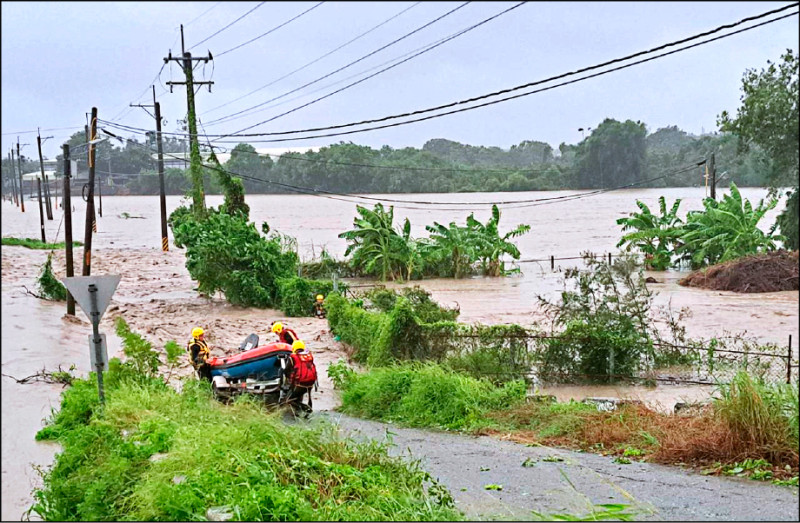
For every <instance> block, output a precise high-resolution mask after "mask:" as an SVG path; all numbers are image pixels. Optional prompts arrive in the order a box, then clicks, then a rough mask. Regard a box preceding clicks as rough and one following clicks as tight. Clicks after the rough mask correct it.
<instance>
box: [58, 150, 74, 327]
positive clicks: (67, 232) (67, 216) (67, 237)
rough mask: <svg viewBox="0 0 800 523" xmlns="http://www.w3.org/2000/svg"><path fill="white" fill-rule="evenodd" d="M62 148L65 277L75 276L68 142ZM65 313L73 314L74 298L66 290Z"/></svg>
mask: <svg viewBox="0 0 800 523" xmlns="http://www.w3.org/2000/svg"><path fill="white" fill-rule="evenodd" d="M62 147H63V150H64V196H63V197H62V198H61V206H62V207H64V242H65V243H66V252H65V254H66V261H67V278H72V277H73V276H75V269H74V265H73V260H72V201H71V200H72V196H71V195H70V193H69V178H70V170H71V164H70V158H69V143H65V144H64V145H63V146H62ZM67 314H69V315H71V316H75V298H73V297H72V294H70V292H69V289H68V290H67Z"/></svg>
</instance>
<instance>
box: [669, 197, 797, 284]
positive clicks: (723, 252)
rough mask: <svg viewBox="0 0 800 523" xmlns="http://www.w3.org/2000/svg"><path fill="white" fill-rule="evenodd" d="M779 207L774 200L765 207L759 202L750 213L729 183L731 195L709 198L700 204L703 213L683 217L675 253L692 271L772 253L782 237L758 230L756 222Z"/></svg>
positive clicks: (775, 199)
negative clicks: (750, 256) (759, 254)
mask: <svg viewBox="0 0 800 523" xmlns="http://www.w3.org/2000/svg"><path fill="white" fill-rule="evenodd" d="M777 204H778V200H777V198H770V199H769V200H767V202H766V203H765V202H764V200H763V199H762V200H761V201H759V203H758V206H757V207H756V208H755V209H753V206H752V204H751V203H750V201H749V200H747V199H743V198H742V195H741V193H740V192H739V189H738V188H737V187H736V184H734V183H731V186H730V194H726V195H725V196H724V197H723V198H722V200H721V201H719V202H717V201H716V200H713V199H711V198H706V199H705V200H704V201H703V207H704V210H702V211H694V212H690V213H688V214H687V216H686V225H684V226H683V228H682V232H681V235H680V240H681V241H682V242H683V245H681V246H680V247H679V248H678V250H677V253H678V254H679V255H680V256H681V257H682V259H683V260H685V261H688V262H689V264H690V265H691V267H692V268H693V269H697V268H700V267H703V266H705V265H713V264H715V263H722V262H725V261H728V260H732V259H734V258H739V257H741V256H747V255H749V254H756V253H759V252H764V251H772V250H775V249H777V248H778V242H779V241H784V240H785V238H784V237H783V236H782V235H779V234H774V228H773V230H770V231H769V232H768V233H766V232H764V231H763V230H761V229H759V227H758V222H759V221H760V220H761V219H762V218H763V217H764V215H765V214H766V213H767V212H768V211H770V210H771V209H774V208H775V206H776V205H777Z"/></svg>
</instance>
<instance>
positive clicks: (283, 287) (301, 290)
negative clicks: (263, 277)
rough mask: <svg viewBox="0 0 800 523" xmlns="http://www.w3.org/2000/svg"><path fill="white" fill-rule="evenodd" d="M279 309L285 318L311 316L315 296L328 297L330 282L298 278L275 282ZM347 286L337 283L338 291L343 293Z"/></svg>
mask: <svg viewBox="0 0 800 523" xmlns="http://www.w3.org/2000/svg"><path fill="white" fill-rule="evenodd" d="M277 284H278V296H279V300H280V301H279V303H280V309H281V310H282V311H283V312H284V313H285V314H286V315H287V316H313V315H314V303H315V301H316V296H317V294H322V295H323V296H328V295H329V294H330V293H331V292H333V282H332V281H330V280H309V279H307V278H301V277H299V276H292V277H291V278H281V279H279V280H277ZM346 289H347V285H346V284H344V283H341V282H340V283H339V290H340V291H341V292H344V291H345V290H346Z"/></svg>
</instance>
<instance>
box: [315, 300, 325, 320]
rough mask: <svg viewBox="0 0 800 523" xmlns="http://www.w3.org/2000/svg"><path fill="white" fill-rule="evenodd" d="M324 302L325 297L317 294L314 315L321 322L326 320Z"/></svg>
mask: <svg viewBox="0 0 800 523" xmlns="http://www.w3.org/2000/svg"><path fill="white" fill-rule="evenodd" d="M324 300H325V297H324V296H322V294H317V301H315V302H314V315H315V316H316V317H317V318H319V319H321V320H324V319H325V307H324V303H323V301H324Z"/></svg>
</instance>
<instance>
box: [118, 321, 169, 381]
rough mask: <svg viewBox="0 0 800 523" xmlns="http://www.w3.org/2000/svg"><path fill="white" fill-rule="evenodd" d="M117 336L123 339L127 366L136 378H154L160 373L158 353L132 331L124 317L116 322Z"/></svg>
mask: <svg viewBox="0 0 800 523" xmlns="http://www.w3.org/2000/svg"><path fill="white" fill-rule="evenodd" d="M115 327H116V332H117V336H119V337H120V338H122V350H123V352H124V353H125V363H124V365H125V366H129V367H130V368H131V370H132V371H133V375H135V376H147V377H154V376H155V375H156V374H157V373H158V365H159V363H160V361H159V359H158V352H156V351H155V350H153V345H152V344H151V343H150V342H149V341H147V340H146V339H144V338H143V337H142V336H141V335H140V334H137V333H135V332H133V331H131V329H130V327H128V323H127V322H126V321H125V319H124V318H123V317H122V316H117V319H116V320H115Z"/></svg>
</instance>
